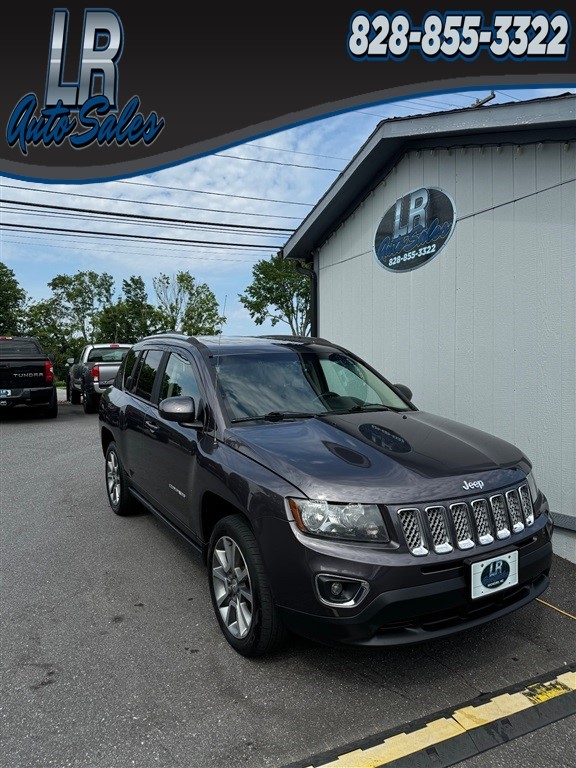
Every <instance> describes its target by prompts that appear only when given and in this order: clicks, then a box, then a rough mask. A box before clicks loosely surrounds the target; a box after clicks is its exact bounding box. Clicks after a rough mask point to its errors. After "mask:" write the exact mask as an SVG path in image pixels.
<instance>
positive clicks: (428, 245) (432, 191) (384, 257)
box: [374, 187, 456, 272]
mask: <svg viewBox="0 0 576 768" xmlns="http://www.w3.org/2000/svg"><path fill="white" fill-rule="evenodd" d="M455 223H456V212H455V208H454V203H453V201H452V198H451V197H450V195H449V194H448V193H447V192H444V190H442V189H439V188H438V187H421V188H420V189H415V190H413V191H412V192H408V193H407V194H406V195H404V196H403V197H400V198H398V200H396V202H395V203H394V205H392V206H391V207H390V208H389V209H388V210H387V211H386V213H385V214H384V216H383V217H382V220H381V221H380V224H379V225H378V229H377V230H376V235H375V237H374V254H375V256H376V260H377V262H378V263H379V264H380V266H382V267H384V268H385V269H389V270H390V271H392V272H409V271H410V270H412V269H417V268H418V267H422V266H423V265H424V264H426V263H427V262H429V261H430V260H431V259H433V258H434V257H435V256H437V255H438V254H439V253H440V250H441V249H442V248H443V246H444V245H446V243H447V242H448V240H449V238H450V235H451V234H452V231H453V229H454V224H455Z"/></svg>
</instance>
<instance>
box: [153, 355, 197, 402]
mask: <svg viewBox="0 0 576 768" xmlns="http://www.w3.org/2000/svg"><path fill="white" fill-rule="evenodd" d="M179 395H186V396H187V397H193V398H194V402H195V403H196V408H198V406H199V402H200V387H199V386H198V382H197V380H196V376H195V374H194V370H193V369H192V365H191V364H190V362H189V361H188V360H186V359H185V358H184V357H181V356H180V355H179V354H177V353H176V352H172V354H171V355H170V357H169V358H168V364H167V365H166V371H165V372H164V376H163V380H162V386H161V388H160V400H165V399H166V398H167V397H178V396H179Z"/></svg>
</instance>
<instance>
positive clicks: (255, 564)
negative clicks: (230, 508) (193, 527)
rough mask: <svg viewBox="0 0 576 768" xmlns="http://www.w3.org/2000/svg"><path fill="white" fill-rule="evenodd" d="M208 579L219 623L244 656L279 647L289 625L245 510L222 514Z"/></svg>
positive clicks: (210, 551) (211, 548)
mask: <svg viewBox="0 0 576 768" xmlns="http://www.w3.org/2000/svg"><path fill="white" fill-rule="evenodd" d="M208 569H209V585H210V596H211V598H212V605H213V607H214V612H215V614H216V618H217V619H218V623H219V624H220V629H221V630H222V632H223V634H224V637H225V638H226V640H227V641H228V642H229V643H230V645H231V646H232V648H234V650H235V651H238V653H240V654H242V656H252V657H255V656H263V655H264V654H268V653H271V652H272V651H273V650H276V649H277V648H278V647H280V646H281V645H282V643H283V641H284V639H285V636H286V630H285V629H284V626H283V624H282V622H281V620H280V617H279V615H278V610H277V608H276V605H275V603H274V600H273V597H272V592H271V590H270V586H269V584H268V579H267V577H266V573H265V571H264V564H263V561H262V556H261V554H260V550H259V548H258V544H257V542H256V538H255V537H254V534H253V533H252V530H251V528H250V526H249V525H248V523H247V522H246V521H245V520H244V518H243V517H242V516H241V515H231V516H229V517H225V518H223V519H222V520H220V521H219V522H218V523H217V524H216V526H215V528H214V531H213V533H212V536H211V537H210V544H209V548H208Z"/></svg>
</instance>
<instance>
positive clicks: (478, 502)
mask: <svg viewBox="0 0 576 768" xmlns="http://www.w3.org/2000/svg"><path fill="white" fill-rule="evenodd" d="M471 506H472V514H473V515H474V522H475V523H476V530H477V531H478V541H479V542H480V544H492V542H493V541H494V536H493V532H492V530H493V529H492V523H491V521H490V512H489V509H488V502H487V501H486V499H475V500H474V501H473V502H472V505H471Z"/></svg>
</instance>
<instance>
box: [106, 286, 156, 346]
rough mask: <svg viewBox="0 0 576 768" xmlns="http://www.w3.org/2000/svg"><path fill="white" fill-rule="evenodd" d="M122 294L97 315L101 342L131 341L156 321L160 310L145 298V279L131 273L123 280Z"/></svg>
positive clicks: (144, 334) (129, 342)
mask: <svg viewBox="0 0 576 768" xmlns="http://www.w3.org/2000/svg"><path fill="white" fill-rule="evenodd" d="M122 292H123V296H121V297H120V298H119V299H118V301H117V302H116V303H115V304H112V305H111V306H108V307H105V308H104V309H103V310H102V311H101V312H100V314H99V315H98V337H99V340H100V341H115V342H121V343H123V344H133V343H134V342H135V341H137V340H138V339H140V338H142V336H146V335H148V334H149V333H151V331H152V330H153V329H154V328H155V327H156V326H157V325H158V324H159V322H160V317H159V312H158V310H157V309H156V307H154V306H153V305H152V304H150V303H149V301H148V293H147V292H146V286H145V285H144V280H142V278H141V277H137V276H136V275H132V276H131V277H130V278H129V279H128V280H123V281H122Z"/></svg>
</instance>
